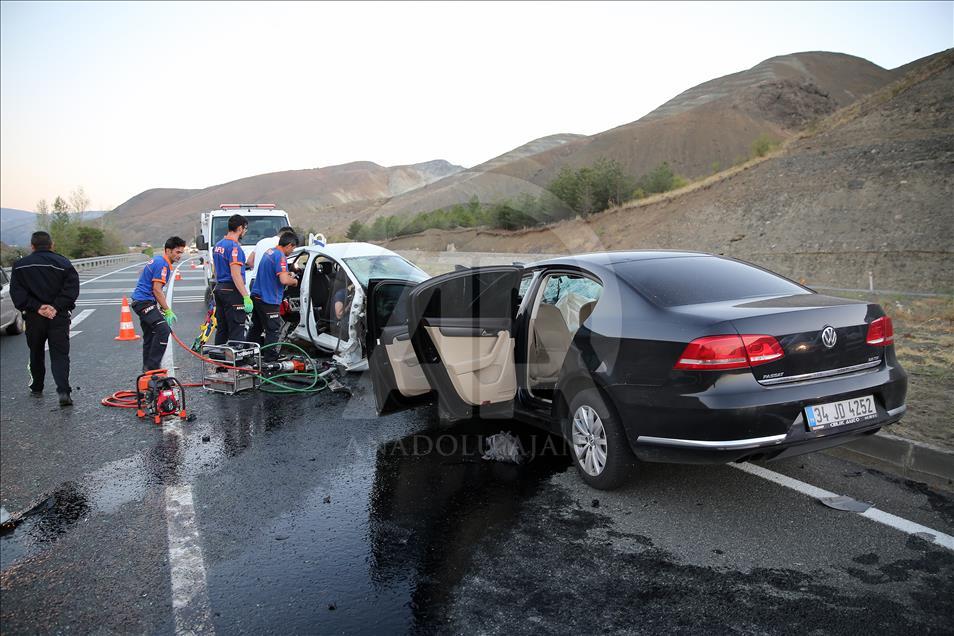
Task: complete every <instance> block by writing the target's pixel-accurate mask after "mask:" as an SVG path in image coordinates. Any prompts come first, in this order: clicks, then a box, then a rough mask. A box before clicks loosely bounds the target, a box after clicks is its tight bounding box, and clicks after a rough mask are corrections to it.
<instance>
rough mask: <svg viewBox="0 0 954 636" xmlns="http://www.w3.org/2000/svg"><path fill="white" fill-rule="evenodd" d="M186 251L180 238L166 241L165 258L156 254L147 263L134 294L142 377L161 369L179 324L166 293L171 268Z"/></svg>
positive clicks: (133, 304) (175, 237)
mask: <svg viewBox="0 0 954 636" xmlns="http://www.w3.org/2000/svg"><path fill="white" fill-rule="evenodd" d="M184 251H185V241H184V240H182V239H181V238H179V237H178V236H172V237H169V238H168V239H166V244H165V246H164V247H163V250H162V254H156V255H155V256H153V257H152V260H151V261H149V262H148V263H146V266H145V267H144V268H143V270H142V273H141V274H140V275H139V281H138V282H136V288H135V289H134V290H133V293H132V304H131V305H130V307H131V308H132V310H133V311H134V312H136V315H137V316H139V324H140V325H141V326H142V370H143V373H145V372H146V371H152V370H154V369H159V368H161V365H162V356H163V355H164V354H165V353H166V345H167V344H169V334H170V333H171V332H172V324H173V323H174V322H175V321H176V315H175V314H174V313H172V308H171V307H169V303H168V302H167V301H166V291H165V290H166V285H167V284H168V283H169V279H170V278H172V264H173V263H175V262H176V261H178V260H179V259H180V258H181V257H182V253H183V252H184Z"/></svg>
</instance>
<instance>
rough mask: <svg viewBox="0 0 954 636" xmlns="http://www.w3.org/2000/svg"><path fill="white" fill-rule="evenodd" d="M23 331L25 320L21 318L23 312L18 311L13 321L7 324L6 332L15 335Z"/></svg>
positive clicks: (24, 329)
mask: <svg viewBox="0 0 954 636" xmlns="http://www.w3.org/2000/svg"><path fill="white" fill-rule="evenodd" d="M24 331H26V320H24V319H23V314H21V313H20V312H19V311H18V312H17V317H16V318H14V319H13V322H11V323H10V324H9V325H7V334H8V335H11V336H17V335H19V334H21V333H23V332H24Z"/></svg>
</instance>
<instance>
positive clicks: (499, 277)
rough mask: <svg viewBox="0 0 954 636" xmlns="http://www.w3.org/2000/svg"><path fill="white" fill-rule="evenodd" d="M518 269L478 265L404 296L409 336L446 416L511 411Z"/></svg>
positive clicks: (454, 417) (514, 381)
mask: <svg viewBox="0 0 954 636" xmlns="http://www.w3.org/2000/svg"><path fill="white" fill-rule="evenodd" d="M521 272H522V268H519V267H481V268H474V269H469V270H461V271H455V272H451V273H449V274H444V275H443V276H439V277H437V278H433V279H431V280H429V281H426V282H424V283H421V284H420V285H419V286H418V287H416V288H415V289H414V290H413V291H412V292H411V293H410V294H409V296H408V302H409V309H408V314H409V323H408V324H409V325H411V330H410V333H411V340H412V343H413V344H414V349H415V351H416V353H417V356H418V359H419V360H420V361H421V368H422V371H423V374H424V376H425V377H426V378H427V380H428V383H429V385H430V386H431V387H433V388H434V389H435V390H436V391H437V397H438V401H439V404H440V406H441V410H442V415H443V416H445V417H447V418H449V419H459V418H465V417H471V416H473V415H475V414H476V412H477V411H478V410H479V411H480V412H481V414H485V413H488V414H489V413H490V412H491V411H493V414H501V415H506V414H508V413H509V414H512V410H513V400H514V397H515V395H516V390H517V381H516V370H515V368H514V337H513V319H514V315H515V313H516V307H517V302H516V299H517V288H518V287H519V283H520V274H521Z"/></svg>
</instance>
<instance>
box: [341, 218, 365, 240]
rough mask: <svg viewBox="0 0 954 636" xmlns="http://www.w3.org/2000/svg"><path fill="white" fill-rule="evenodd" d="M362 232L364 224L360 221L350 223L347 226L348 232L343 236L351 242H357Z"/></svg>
mask: <svg viewBox="0 0 954 636" xmlns="http://www.w3.org/2000/svg"><path fill="white" fill-rule="evenodd" d="M362 230H364V223H362V222H361V221H352V222H351V225H349V226H348V231H347V232H345V236H347V237H348V238H349V239H351V240H352V241H357V240H358V237H359V236H360V235H361V231H362Z"/></svg>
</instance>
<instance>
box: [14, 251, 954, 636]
mask: <svg viewBox="0 0 954 636" xmlns="http://www.w3.org/2000/svg"><path fill="white" fill-rule="evenodd" d="M139 269H140V268H139V267H132V268H130V269H126V270H125V271H120V272H117V273H114V274H110V275H108V276H105V277H103V278H98V279H96V276H99V275H100V274H102V273H104V272H95V273H93V274H84V279H85V280H87V281H89V282H88V283H86V282H84V285H83V287H82V293H81V297H80V300H81V303H80V306H79V307H77V311H76V312H74V321H78V322H75V327H74V329H73V331H74V332H75V334H74V336H73V338H72V340H71V343H72V348H73V352H72V370H73V380H72V381H73V384H74V385H75V386H76V389H75V391H74V400H75V402H76V404H75V406H74V407H72V408H67V409H61V408H60V407H59V406H58V405H57V403H56V395H55V393H54V392H51V391H48V392H47V395H45V396H44V397H43V398H40V399H36V398H31V397H30V396H29V395H28V390H27V388H26V382H27V380H26V371H25V366H26V359H27V349H26V343H25V340H24V339H23V338H22V337H6V336H5V337H3V338H0V362H2V366H0V388H2V392H0V396H2V397H0V405H2V413H0V418H2V421H0V432H2V435H0V504H2V506H3V509H4V511H5V513H14V512H17V511H20V510H23V509H24V508H26V507H30V504H31V502H36V503H37V505H36V506H34V507H33V511H32V512H31V513H30V514H28V515H27V516H25V517H24V518H23V520H22V521H21V522H20V524H19V525H17V526H16V528H15V529H13V530H11V531H6V532H4V533H3V534H2V536H0V557H2V558H0V601H2V602H0V631H2V632H3V633H5V634H18V633H36V632H47V633H65V632H80V633H86V632H96V633H112V632H121V633H130V632H134V633H138V632H144V633H158V634H167V633H174V632H177V631H178V632H181V633H186V632H188V631H199V632H201V631H205V632H211V631H215V632H219V633H222V634H233V633H249V634H261V633H332V632H333V633H375V634H376V633H401V632H407V631H415V632H428V633H430V632H439V633H451V632H453V633H460V632H465V633H471V632H480V633H508V634H509V633H544V632H553V633H568V632H577V633H579V632H597V631H600V632H605V631H611V632H635V633H646V632H654V633H655V632H679V633H688V632H692V633H699V632H707V633H708V632H718V633H731V632H743V633H799V634H802V633H809V632H814V633H838V634H841V633H846V634H847V633H851V634H856V633H859V632H873V631H877V632H895V633H896V632H901V631H910V632H911V633H915V632H916V633H954V550H952V549H948V548H946V547H943V546H942V545H939V544H938V543H937V542H936V541H935V539H937V540H938V541H943V540H944V535H952V534H954V498H952V496H951V495H950V494H949V493H945V492H942V491H937V490H934V489H931V488H928V487H926V486H922V485H919V484H917V483H914V482H909V481H905V480H902V479H898V478H896V477H893V476H890V475H886V474H883V473H879V472H877V471H874V470H870V469H867V468H865V467H863V466H860V465H856V464H852V463H850V462H846V461H844V460H841V459H837V458H834V457H831V456H828V455H823V454H815V455H810V456H805V457H801V458H795V459H792V460H787V461H783V462H778V463H774V464H766V465H765V467H766V468H768V469H769V470H771V471H773V473H772V474H771V475H765V474H763V475H757V474H753V473H752V472H747V471H746V470H740V469H739V468H736V467H730V466H669V465H646V466H643V467H641V469H640V471H639V472H638V474H637V476H636V478H635V479H633V480H632V482H631V483H630V484H628V485H627V486H626V487H625V488H623V489H621V490H619V491H616V492H612V493H604V492H598V491H594V490H591V489H589V488H587V487H586V486H584V485H583V484H582V482H581V481H580V480H579V479H578V477H577V476H576V474H575V471H574V469H573V467H572V466H571V464H570V461H569V459H568V458H567V454H566V450H565V449H564V447H563V445H562V444H561V443H560V442H558V441H557V440H555V439H553V438H551V437H548V436H546V435H542V434H539V433H535V432H534V431H533V430H531V429H528V428H526V427H524V426H522V425H520V424H518V423H515V422H500V423H497V424H493V425H488V424H476V423H469V424H464V425H458V426H454V427H450V428H446V427H445V428H442V427H440V426H439V425H438V423H437V422H436V420H435V417H434V414H433V412H432V410H431V409H428V408H427V407H421V408H419V409H417V410H415V411H410V412H405V413H399V414H394V415H389V416H385V417H376V416H375V414H374V409H373V402H372V398H371V392H370V386H369V384H368V381H367V379H366V378H363V377H360V376H349V377H348V378H347V382H348V383H349V384H350V385H351V386H352V387H353V388H354V396H353V397H352V398H351V399H348V398H346V397H344V396H341V395H336V394H331V393H327V392H323V393H319V394H317V395H313V396H309V397H283V396H271V395H265V394H262V393H248V394H242V395H239V396H234V397H227V396H220V395H212V394H207V393H204V392H203V391H202V390H201V389H191V390H189V392H188V398H189V410H190V411H191V412H192V413H194V414H195V415H196V418H195V420H194V421H192V422H187V423H184V424H181V425H179V424H177V423H171V424H166V425H165V426H163V427H157V426H155V425H152V424H149V423H146V422H144V421H139V420H137V419H136V417H135V415H134V414H133V413H132V412H129V411H124V410H120V409H110V408H105V407H103V406H101V405H100V404H99V400H100V399H101V398H102V397H104V396H105V395H107V394H109V393H112V392H113V391H116V390H119V389H127V388H131V387H132V384H133V382H134V378H135V376H136V374H137V370H138V368H139V365H140V355H141V343H140V342H139V341H136V342H116V341H115V340H113V337H114V336H115V335H116V334H117V331H118V322H119V306H118V302H119V299H120V298H121V296H122V293H123V292H124V291H125V292H127V293H128V291H129V290H131V289H132V286H133V284H134V279H135V277H136V275H137V274H138V271H139ZM183 274H184V279H183V280H182V281H179V282H178V283H177V286H178V289H177V292H176V299H177V300H176V302H175V310H176V313H177V314H178V316H179V331H180V332H181V333H182V335H183V339H184V340H186V341H191V339H192V337H193V336H194V329H195V327H196V326H197V325H198V324H199V322H200V321H201V320H202V318H203V317H204V314H205V308H204V305H203V303H202V302H201V291H200V290H195V289H189V288H191V287H200V286H201V284H202V283H201V280H200V276H201V272H199V271H192V270H189V269H184V270H183ZM117 290H118V291H117ZM87 311H88V312H90V313H86V314H85V316H84V317H83V318H82V319H81V320H80V319H79V317H80V316H83V312H87ZM136 323H137V331H138V320H136ZM175 360H176V363H177V364H178V365H180V369H179V372H178V374H179V376H180V378H183V379H194V378H197V377H198V374H199V369H198V366H197V365H196V364H195V363H194V362H193V361H191V360H188V359H186V358H185V356H184V355H182V352H176V356H175ZM501 430H509V431H512V432H513V433H515V434H517V435H519V436H520V438H521V440H522V442H523V444H524V446H525V448H527V449H532V450H533V451H534V455H533V458H532V459H531V460H530V461H529V462H527V463H526V464H524V465H521V466H515V465H512V464H504V463H499V462H490V461H485V460H482V459H481V457H480V446H481V443H482V440H483V438H484V437H485V436H486V435H489V434H493V433H496V432H499V431H501ZM743 468H746V467H743ZM772 475H775V476H776V477H775V478H776V479H777V478H778V477H777V476H778V475H782V476H787V477H790V478H793V479H795V480H798V481H797V482H792V483H790V484H789V485H791V486H795V487H796V488H802V490H803V491H805V490H806V489H805V488H804V487H803V486H800V485H799V484H808V485H811V486H815V487H817V488H821V489H824V490H827V491H831V492H832V493H836V494H839V495H848V496H850V497H853V498H854V499H857V500H861V501H865V502H870V503H873V504H874V506H875V507H876V510H878V511H883V512H886V513H890V514H891V515H895V516H896V518H897V519H900V520H901V521H900V522H898V521H897V519H892V518H890V517H889V518H888V519H889V521H890V522H891V523H895V524H896V525H901V526H902V529H896V528H894V527H890V526H889V525H886V523H885V522H884V519H882V520H878V519H871V518H865V517H862V516H861V515H860V514H858V513H854V512H844V511H840V510H835V509H833V508H830V507H827V506H825V505H822V504H821V503H820V502H819V501H818V499H817V498H816V496H813V493H811V492H810V491H808V492H809V494H805V493H804V492H799V491H797V490H793V489H792V488H790V487H786V486H783V485H780V484H778V483H775V482H773V481H770V480H769V479H766V476H770V477H771V476H772ZM817 494H818V493H814V495H817ZM905 523H908V524H919V526H910V525H905ZM920 526H924V527H926V528H927V529H932V530H934V531H936V532H937V534H935V535H933V536H931V535H925V534H918V533H919V532H923V530H924V529H923V528H920ZM947 538H948V539H949V538H950V536H948V537H947Z"/></svg>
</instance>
